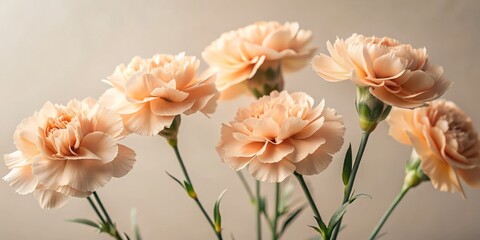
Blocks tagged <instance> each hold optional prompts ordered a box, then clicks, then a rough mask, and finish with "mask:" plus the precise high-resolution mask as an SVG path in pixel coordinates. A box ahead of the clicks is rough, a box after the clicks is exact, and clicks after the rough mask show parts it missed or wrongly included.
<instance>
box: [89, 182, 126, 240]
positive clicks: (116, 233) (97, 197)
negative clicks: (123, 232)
mask: <svg viewBox="0 0 480 240" xmlns="http://www.w3.org/2000/svg"><path fill="white" fill-rule="evenodd" d="M93 196H94V197H95V200H97V203H98V205H99V206H100V209H101V210H102V212H103V215H105V217H106V218H107V222H108V224H110V227H112V228H113V231H114V236H115V238H116V239H117V240H123V239H122V237H120V234H119V233H118V232H119V231H118V229H117V226H115V224H113V221H112V219H111V218H110V215H108V212H107V209H106V208H105V207H104V206H103V203H102V201H101V200H100V197H99V196H98V194H97V192H93Z"/></svg>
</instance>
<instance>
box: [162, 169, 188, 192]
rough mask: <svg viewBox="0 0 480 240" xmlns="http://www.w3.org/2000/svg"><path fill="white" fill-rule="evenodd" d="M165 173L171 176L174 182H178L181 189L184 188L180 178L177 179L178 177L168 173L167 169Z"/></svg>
mask: <svg viewBox="0 0 480 240" xmlns="http://www.w3.org/2000/svg"><path fill="white" fill-rule="evenodd" d="M165 173H166V174H167V175H168V176H169V177H171V178H172V179H173V180H175V182H177V183H178V184H180V186H182V188H183V189H185V186H183V184H182V182H181V181H180V180H178V178H176V177H174V176H173V175H172V174H170V173H168V172H167V171H165Z"/></svg>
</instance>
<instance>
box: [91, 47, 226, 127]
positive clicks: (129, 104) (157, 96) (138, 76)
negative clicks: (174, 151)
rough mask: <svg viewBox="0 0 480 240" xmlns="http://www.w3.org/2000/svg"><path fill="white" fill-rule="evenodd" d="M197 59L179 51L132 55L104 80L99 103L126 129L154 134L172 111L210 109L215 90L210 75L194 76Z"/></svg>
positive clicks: (210, 111) (175, 112)
mask: <svg viewBox="0 0 480 240" xmlns="http://www.w3.org/2000/svg"><path fill="white" fill-rule="evenodd" d="M199 65H200V61H198V60H197V59H196V58H195V57H190V56H185V54H183V53H181V54H178V55H176V56H173V55H162V54H157V55H155V56H153V57H152V58H149V59H142V58H139V57H135V58H133V59H132V61H131V62H130V63H129V64H128V65H127V66H125V65H123V64H122V65H119V66H118V67H117V68H116V69H115V72H114V73H113V74H112V76H110V77H108V78H107V80H106V82H107V83H108V84H110V85H111V86H112V88H110V89H108V90H107V91H106V92H105V93H104V94H103V95H102V96H101V98H100V103H101V104H102V105H104V106H105V107H107V108H108V109H110V110H114V111H116V112H118V113H119V114H120V115H121V117H122V119H123V122H124V124H125V128H126V130H128V131H131V132H134V133H137V134H140V135H150V136H153V135H156V134H158V133H159V132H160V131H162V130H163V129H164V128H165V127H168V126H170V124H171V123H172V121H173V119H174V118H175V116H176V115H179V114H182V113H185V114H187V115H188V114H192V113H195V112H198V111H201V112H203V113H204V114H209V113H213V112H214V111H215V108H216V99H217V98H218V91H217V89H216V88H215V82H214V81H215V80H214V75H206V74H204V75H203V76H196V74H197V70H198V67H199Z"/></svg>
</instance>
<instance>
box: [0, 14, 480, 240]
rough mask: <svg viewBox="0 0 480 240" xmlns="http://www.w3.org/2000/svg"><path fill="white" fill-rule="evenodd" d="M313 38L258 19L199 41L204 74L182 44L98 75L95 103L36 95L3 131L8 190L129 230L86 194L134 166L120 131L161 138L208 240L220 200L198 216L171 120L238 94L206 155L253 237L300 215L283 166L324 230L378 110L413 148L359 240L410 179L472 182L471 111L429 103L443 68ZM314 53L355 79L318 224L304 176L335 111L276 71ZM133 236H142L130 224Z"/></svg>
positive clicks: (313, 165)
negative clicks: (247, 207) (333, 192)
mask: <svg viewBox="0 0 480 240" xmlns="http://www.w3.org/2000/svg"><path fill="white" fill-rule="evenodd" d="M311 39H312V33H311V32H310V31H306V30H302V29H300V28H299V25H298V24H297V23H285V24H281V23H278V22H258V23H255V24H252V25H249V26H247V27H244V28H240V29H238V30H236V31H231V32H227V33H224V34H223V35H222V36H221V37H220V38H219V39H217V40H215V41H214V42H212V44H211V45H210V46H208V47H206V48H205V50H204V52H203V53H202V57H203V59H204V60H205V61H206V62H207V63H208V64H209V66H210V67H209V68H208V70H207V71H205V72H204V73H202V74H199V73H198V68H199V64H200V61H199V60H197V59H196V58H195V57H191V56H186V55H184V54H183V53H181V54H178V55H164V54H157V55H154V56H153V57H152V58H147V59H143V58H140V57H135V58H133V59H132V60H131V62H130V63H129V64H128V65H123V64H122V65H119V66H118V67H117V68H116V69H115V71H114V72H113V74H112V75H111V76H109V77H107V78H106V80H105V82H106V83H107V84H109V85H110V86H111V88H110V89H108V90H107V91H106V92H105V93H104V94H103V95H102V96H101V97H100V98H99V100H98V101H96V100H94V99H92V98H87V99H84V100H81V101H79V100H72V101H70V102H68V103H67V105H57V104H52V103H50V102H47V103H46V104H45V105H44V106H43V107H42V109H41V110H39V111H38V112H36V113H34V115H33V116H31V117H28V118H26V119H24V120H23V121H22V122H21V123H20V124H19V125H18V127H17V129H16V131H15V133H14V143H15V146H16V147H17V151H15V152H13V153H11V154H6V155H5V157H4V159H5V164H6V166H7V167H8V168H9V169H11V170H10V172H9V173H8V174H7V175H6V176H5V177H4V180H5V181H6V182H7V183H8V184H9V185H10V186H11V187H12V188H13V189H15V191H16V192H17V193H19V194H29V193H33V194H34V196H35V197H36V199H37V200H38V202H39V204H40V206H41V207H42V208H47V209H50V208H59V207H61V206H63V205H64V204H65V203H66V202H67V200H68V198H69V197H78V198H87V199H88V201H89V202H90V204H91V206H92V207H93V209H94V210H95V212H96V214H97V215H98V218H99V221H91V220H87V219H77V220H75V221H76V222H79V223H83V224H87V225H90V226H93V227H95V228H98V229H99V230H100V231H101V232H106V233H108V234H110V235H111V236H112V237H114V238H116V239H130V237H129V236H128V235H127V234H125V233H123V232H121V231H119V230H118V229H117V227H116V225H115V224H114V222H113V221H112V219H111V218H110V216H109V214H108V212H107V211H106V208H105V207H104V205H103V204H102V202H101V201H100V198H99V196H98V194H97V192H96V191H98V190H99V189H100V188H102V187H103V186H105V184H106V183H108V182H109V181H110V179H111V178H112V177H116V178H118V177H122V176H124V175H126V174H127V173H128V172H129V171H131V170H132V168H133V165H134V163H135V161H136V155H135V152H134V151H133V150H132V149H130V148H128V147H127V146H124V145H122V144H120V143H119V141H120V140H121V139H123V138H124V137H126V136H127V135H129V134H130V133H136V134H140V135H145V136H154V135H159V136H161V137H165V138H166V139H167V142H168V144H170V145H171V146H172V147H173V149H174V151H175V153H176V156H177V158H178V161H179V164H180V166H181V169H182V171H183V173H184V177H185V180H184V181H180V180H179V179H177V178H175V177H173V176H171V177H172V178H173V179H174V180H176V181H177V182H178V183H179V184H180V185H181V186H182V187H183V188H184V189H185V191H186V193H187V194H188V196H190V197H191V198H192V199H193V200H194V201H195V203H196V204H197V205H198V207H199V208H200V210H201V212H202V213H203V214H204V216H205V218H206V220H207V221H208V223H209V225H210V227H211V228H212V231H213V233H214V234H215V236H216V238H218V239H222V238H223V236H222V230H223V227H222V222H221V215H220V209H219V206H220V198H221V197H220V198H219V200H218V201H217V202H216V203H215V208H214V211H213V212H214V214H213V216H210V215H209V214H208V213H207V212H206V210H205V208H204V207H203V205H202V203H201V201H200V200H199V198H198V196H197V193H196V191H195V189H194V186H193V184H192V181H191V179H190V176H189V175H188V172H187V168H186V166H185V163H184V161H183V160H182V158H181V156H180V152H179V149H178V144H177V142H178V141H177V133H178V129H179V127H180V116H181V115H182V114H186V115H190V114H193V113H196V112H202V113H204V114H206V115H208V114H212V113H213V112H214V111H215V108H216V105H217V100H219V99H220V100H227V99H234V98H235V97H237V96H239V95H241V94H248V95H250V96H254V97H257V98H258V99H257V100H256V101H253V102H252V103H250V104H249V105H247V106H245V107H242V108H240V109H238V111H237V114H236V116H235V118H234V119H233V120H232V121H231V122H229V123H226V124H223V125H222V128H221V139H220V141H219V143H218V145H217V151H218V154H219V155H220V158H221V160H222V161H223V162H224V163H225V164H226V165H228V166H229V167H230V168H232V169H233V170H235V171H237V173H238V176H239V177H240V180H242V182H243V183H244V186H245V188H246V190H247V191H248V193H249V195H250V197H251V199H252V203H253V205H254V207H255V209H256V212H257V215H256V217H257V233H258V234H257V236H258V239H261V236H262V224H261V222H262V219H261V218H262V217H263V218H264V221H266V222H268V224H269V229H270V231H271V235H272V239H280V238H281V237H282V235H283V233H284V231H285V228H286V227H287V226H288V225H289V224H290V223H291V222H292V221H293V220H294V219H295V217H296V216H298V214H299V213H300V211H301V210H302V208H300V209H296V210H295V209H291V208H289V207H288V206H287V207H286V206H285V203H283V204H282V203H281V202H280V200H279V195H280V193H281V192H282V189H281V188H282V186H284V185H280V182H282V181H284V180H285V179H287V178H288V177H290V176H292V175H294V176H295V177H296V178H297V180H298V181H299V184H300V186H301V188H302V190H303V191H304V193H305V196H306V200H307V202H308V203H309V205H310V207H311V209H312V211H313V214H314V217H315V220H316V223H315V226H314V227H313V228H314V229H315V230H316V231H317V232H318V236H319V238H323V239H336V238H337V235H338V230H339V229H340V226H341V221H342V218H343V216H344V214H345V212H346V208H347V207H348V205H349V204H351V203H352V202H353V201H354V200H355V199H356V198H357V197H359V195H353V194H352V189H353V186H354V180H355V177H356V174H357V171H358V169H359V166H360V162H361V159H362V155H363V152H364V150H365V148H366V145H367V141H368V138H369V135H370V134H371V133H372V132H373V131H374V130H375V128H376V126H377V124H379V123H380V122H381V121H383V120H384V119H386V121H387V122H388V124H389V125H390V130H389V133H390V135H391V136H392V137H393V138H395V139H396V140H397V141H399V142H400V143H403V144H408V145H411V146H412V147H413V153H412V156H411V159H410V161H408V162H407V164H406V177H405V182H404V186H403V188H402V189H401V191H400V194H399V196H398V197H397V198H396V199H395V201H394V202H393V203H392V206H391V207H390V208H389V209H387V211H386V213H385V215H384V216H383V217H382V218H381V219H380V221H379V223H378V225H377V226H376V227H375V228H374V230H373V231H372V234H371V236H370V239H374V238H375V237H376V236H377V234H378V233H379V231H380V229H381V227H382V226H383V224H384V223H385V221H386V219H387V218H388V216H389V215H390V214H391V213H392V211H393V209H394V208H395V206H396V205H397V204H398V202H399V201H400V200H401V199H402V198H403V196H405V194H406V193H407V191H408V190H410V189H411V188H413V187H415V186H417V185H418V184H420V183H421V182H424V181H430V182H431V183H432V185H433V187H434V188H436V189H438V190H440V191H445V192H460V193H462V195H464V191H463V187H462V184H461V182H460V180H463V181H464V182H465V183H467V184H468V185H470V186H473V187H479V186H480V141H479V136H478V135H477V133H476V131H475V130H474V127H473V125H472V121H471V119H470V118H469V117H468V116H467V115H466V114H465V113H464V112H463V111H462V110H460V109H459V108H458V107H457V106H456V105H455V104H454V103H452V102H450V101H446V100H436V99H437V98H439V97H441V96H442V95H443V93H444V92H445V91H446V90H447V89H448V88H449V86H450V85H451V82H450V81H448V80H446V79H445V78H444V77H443V76H442V75H443V68H442V67H440V66H436V65H433V64H432V63H430V60H429V58H428V56H427V53H426V49H425V48H414V47H412V46H411V45H409V44H402V43H400V42H398V41H397V40H394V39H391V38H388V37H384V38H378V37H366V36H363V35H359V34H353V35H352V36H351V37H349V38H347V39H345V40H343V39H337V40H335V42H334V43H333V44H331V43H330V42H328V43H327V48H328V51H329V55H324V54H320V55H317V56H315V57H314V54H315V51H316V49H315V48H312V47H309V46H308V45H309V43H310V41H311ZM312 57H313V60H311V64H312V66H313V70H314V71H315V72H316V73H317V74H318V75H319V76H320V77H322V78H323V79H325V80H327V81H331V82H338V81H342V80H348V79H349V80H351V81H352V82H353V83H354V84H355V85H356V86H357V92H356V94H357V98H356V106H355V107H356V111H357V113H358V116H359V122H360V127H361V130H362V132H363V135H362V139H361V142H360V144H359V148H358V152H357V154H356V155H355V156H353V154H352V151H351V147H350V148H349V149H348V150H347V151H346V155H345V157H344V160H343V161H344V162H343V172H342V178H343V182H344V184H345V189H344V198H343V202H342V204H340V207H339V209H338V210H337V211H335V213H334V214H333V216H332V217H331V219H330V221H328V224H326V223H325V222H324V220H323V219H322V217H321V215H320V212H319V211H318V209H317V207H316V204H315V201H314V199H313V197H312V195H311V193H310V191H309V188H308V186H307V184H306V183H305V180H304V176H305V175H313V174H318V173H320V172H322V171H323V170H325V169H326V168H327V167H328V165H329V164H330V162H331V161H332V159H333V155H334V154H335V153H337V152H338V151H339V150H340V149H341V148H342V146H343V145H344V133H345V126H344V124H343V120H342V117H341V116H340V115H338V114H337V113H336V112H335V110H334V109H331V108H328V107H326V106H325V101H324V100H321V101H320V103H319V104H317V105H315V103H314V98H313V97H311V96H309V95H308V94H307V93H304V92H295V93H289V92H287V91H285V90H283V88H284V77H283V73H287V72H291V71H296V70H300V69H302V68H303V67H305V66H306V65H308V63H309V62H310V59H311V58H312ZM244 168H247V169H248V172H249V173H250V174H251V175H252V176H253V177H254V178H255V179H256V185H255V191H252V190H251V187H250V186H249V184H248V183H247V182H246V181H245V177H244V175H243V174H242V171H241V170H242V169H244ZM260 181H266V182H271V183H274V184H275V191H276V197H275V204H274V206H275V208H274V214H273V216H271V215H269V214H268V212H267V210H266V209H265V201H266V199H265V198H264V197H262V194H261V193H260ZM286 191H287V190H286V189H285V192H286ZM91 195H93V197H94V198H91ZM222 195H223V194H222ZM282 219H283V220H282ZM281 220H282V221H283V224H280V221H281ZM280 226H282V227H280ZM134 238H135V239H140V234H139V232H136V233H135V237H134Z"/></svg>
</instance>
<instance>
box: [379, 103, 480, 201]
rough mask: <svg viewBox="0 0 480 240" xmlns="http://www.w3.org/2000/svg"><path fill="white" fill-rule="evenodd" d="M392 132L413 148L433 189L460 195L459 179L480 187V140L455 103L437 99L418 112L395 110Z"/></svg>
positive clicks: (392, 119) (399, 139) (469, 120)
mask: <svg viewBox="0 0 480 240" xmlns="http://www.w3.org/2000/svg"><path fill="white" fill-rule="evenodd" d="M387 122H388V123H389V125H390V130H389V133H390V135H391V136H392V137H393V138H395V140H397V141H399V142H400V143H403V144H408V145H412V146H413V147H414V150H415V151H416V152H417V153H418V155H419V157H420V161H421V167H422V169H423V171H424V172H425V174H426V175H427V176H428V177H429V178H430V180H431V181H432V184H433V186H434V187H435V188H436V189H438V190H440V191H445V192H461V193H462V194H463V188H462V186H461V184H460V179H463V181H465V182H466V183H467V184H468V185H470V186H473V187H480V140H479V136H478V134H477V132H476V131H475V129H474V128H473V125H472V121H471V119H470V118H469V117H468V116H467V115H466V114H465V113H464V112H463V111H462V110H460V109H459V108H458V107H457V106H456V105H455V104H454V103H453V102H450V101H445V100H438V101H434V102H432V103H431V105H430V106H428V107H424V108H417V109H415V110H408V109H399V108H393V109H392V111H391V113H390V115H389V117H388V118H387Z"/></svg>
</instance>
